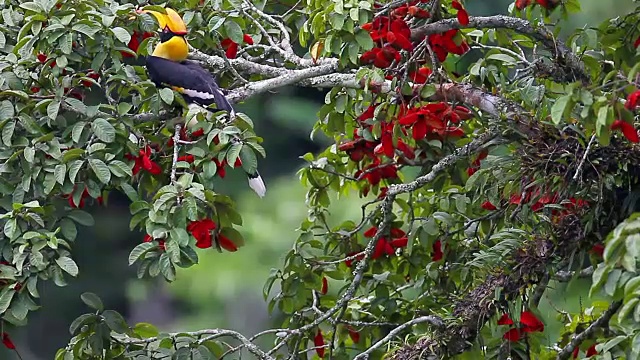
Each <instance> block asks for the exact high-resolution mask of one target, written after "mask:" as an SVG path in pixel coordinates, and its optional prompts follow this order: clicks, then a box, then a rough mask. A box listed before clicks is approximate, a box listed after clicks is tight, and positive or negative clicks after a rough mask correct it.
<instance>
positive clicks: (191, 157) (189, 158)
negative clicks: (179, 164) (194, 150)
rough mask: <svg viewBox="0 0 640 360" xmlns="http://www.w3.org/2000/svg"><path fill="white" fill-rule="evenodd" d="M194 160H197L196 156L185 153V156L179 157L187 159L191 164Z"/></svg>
mask: <svg viewBox="0 0 640 360" xmlns="http://www.w3.org/2000/svg"><path fill="white" fill-rule="evenodd" d="M194 160H195V157H194V156H193V155H184V156H180V157H178V161H186V162H188V163H189V164H191V163H193V161H194Z"/></svg>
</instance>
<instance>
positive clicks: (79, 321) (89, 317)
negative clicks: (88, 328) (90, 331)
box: [69, 314, 98, 335]
mask: <svg viewBox="0 0 640 360" xmlns="http://www.w3.org/2000/svg"><path fill="white" fill-rule="evenodd" d="M96 321H98V315H96V314H82V315H80V316H78V317H77V318H76V319H75V320H73V322H72V323H71V325H69V333H70V334H71V335H76V334H77V333H78V331H80V330H81V329H82V327H83V326H85V325H89V324H91V323H95V322H96Z"/></svg>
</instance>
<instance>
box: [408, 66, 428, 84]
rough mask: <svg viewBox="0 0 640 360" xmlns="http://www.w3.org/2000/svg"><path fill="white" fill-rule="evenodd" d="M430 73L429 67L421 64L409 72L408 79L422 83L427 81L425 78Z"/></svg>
mask: <svg viewBox="0 0 640 360" xmlns="http://www.w3.org/2000/svg"><path fill="white" fill-rule="evenodd" d="M431 74H432V71H431V69H429V68H428V67H426V66H422V67H420V68H418V70H417V71H412V72H410V73H409V80H411V81H413V82H414V83H416V84H424V83H425V82H427V78H428V77H429V76H430V75H431Z"/></svg>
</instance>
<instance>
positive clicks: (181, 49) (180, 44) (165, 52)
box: [151, 36, 189, 61]
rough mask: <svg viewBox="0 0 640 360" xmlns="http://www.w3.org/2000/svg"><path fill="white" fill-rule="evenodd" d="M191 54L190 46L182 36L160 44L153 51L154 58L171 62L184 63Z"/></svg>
mask: <svg viewBox="0 0 640 360" xmlns="http://www.w3.org/2000/svg"><path fill="white" fill-rule="evenodd" d="M188 54H189V45H188V44H187V40H186V39H185V38H184V37H182V36H174V37H172V38H171V39H169V40H167V41H165V42H163V43H160V44H158V46H156V48H155V49H154V50H153V54H151V55H153V56H157V57H161V58H165V59H167V60H171V61H183V60H186V59H187V55H188Z"/></svg>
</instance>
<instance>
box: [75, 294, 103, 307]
mask: <svg viewBox="0 0 640 360" xmlns="http://www.w3.org/2000/svg"><path fill="white" fill-rule="evenodd" d="M80 299H82V302H83V303H85V304H87V306H89V307H90V308H92V309H95V310H98V311H103V310H104V305H103V304H102V300H100V297H98V295H96V294H94V293H92V292H86V293H82V295H80Z"/></svg>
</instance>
